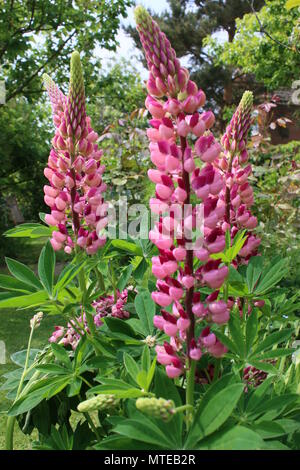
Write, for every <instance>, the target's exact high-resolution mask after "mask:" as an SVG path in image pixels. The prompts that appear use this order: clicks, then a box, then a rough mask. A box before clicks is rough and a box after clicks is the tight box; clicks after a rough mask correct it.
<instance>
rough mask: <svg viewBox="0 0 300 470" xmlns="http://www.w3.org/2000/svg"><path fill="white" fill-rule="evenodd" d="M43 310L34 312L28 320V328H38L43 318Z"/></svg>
mask: <svg viewBox="0 0 300 470" xmlns="http://www.w3.org/2000/svg"><path fill="white" fill-rule="evenodd" d="M43 315H44V314H43V312H38V313H36V314H35V315H34V316H33V317H32V318H31V320H30V328H31V329H32V330H35V329H36V328H38V327H39V326H40V324H41V321H42V319H43Z"/></svg>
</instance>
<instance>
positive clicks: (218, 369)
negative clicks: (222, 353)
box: [213, 359, 222, 383]
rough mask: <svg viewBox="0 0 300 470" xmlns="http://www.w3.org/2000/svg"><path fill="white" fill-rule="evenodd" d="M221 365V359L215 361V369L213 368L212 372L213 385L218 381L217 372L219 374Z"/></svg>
mask: <svg viewBox="0 0 300 470" xmlns="http://www.w3.org/2000/svg"><path fill="white" fill-rule="evenodd" d="M221 363H222V359H217V360H216V367H215V370H214V378H213V383H214V382H216V381H217V380H218V377H219V372H220V369H221Z"/></svg>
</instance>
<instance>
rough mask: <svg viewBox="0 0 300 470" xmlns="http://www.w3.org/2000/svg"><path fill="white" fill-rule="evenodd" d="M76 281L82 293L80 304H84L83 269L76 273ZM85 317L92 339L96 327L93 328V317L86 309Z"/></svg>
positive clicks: (84, 283)
mask: <svg viewBox="0 0 300 470" xmlns="http://www.w3.org/2000/svg"><path fill="white" fill-rule="evenodd" d="M78 281H79V287H80V290H81V293H82V304H84V301H85V294H86V281H85V275H84V270H83V269H81V270H80V271H79V273H78ZM85 316H86V321H87V324H88V327H89V330H90V333H91V336H92V337H93V336H94V335H95V333H96V327H95V323H94V318H93V315H92V313H91V312H89V311H88V309H86V311H85Z"/></svg>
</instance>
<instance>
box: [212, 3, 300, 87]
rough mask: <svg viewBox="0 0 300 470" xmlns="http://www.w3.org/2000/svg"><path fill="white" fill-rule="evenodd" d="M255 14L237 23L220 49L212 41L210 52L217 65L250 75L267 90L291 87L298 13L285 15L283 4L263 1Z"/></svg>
mask: <svg viewBox="0 0 300 470" xmlns="http://www.w3.org/2000/svg"><path fill="white" fill-rule="evenodd" d="M265 3H266V4H265V6H263V8H262V9H261V10H260V11H259V12H258V13H256V12H255V11H254V12H252V13H249V14H246V15H245V16H244V17H243V18H242V19H239V18H238V19H237V21H236V26H237V33H236V35H235V37H234V40H233V41H232V42H228V43H225V44H224V45H223V46H222V45H220V44H217V43H216V41H214V40H211V39H210V40H209V41H208V44H210V45H213V47H212V49H211V52H212V53H213V54H214V56H215V57H218V60H217V65H218V66H222V64H223V65H225V64H231V65H232V66H233V67H235V68H238V69H239V70H242V72H243V73H244V74H252V75H254V76H255V79H256V80H257V81H258V82H261V83H263V84H264V85H265V86H266V87H267V88H268V89H269V90H276V88H278V87H281V86H291V85H292V82H293V81H294V80H296V79H299V65H300V48H299V46H298V43H299V38H300V24H299V19H298V18H299V13H298V12H297V10H296V9H294V10H290V11H288V10H287V9H286V8H285V3H286V2H285V0H272V1H270V0H267V1H266V2H265Z"/></svg>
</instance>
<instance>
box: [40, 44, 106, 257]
mask: <svg viewBox="0 0 300 470" xmlns="http://www.w3.org/2000/svg"><path fill="white" fill-rule="evenodd" d="M43 79H44V83H45V87H46V89H47V91H48V94H49V97H50V100H51V105H52V110H53V122H54V125H55V128H56V131H55V136H54V138H53V140H52V145H53V148H52V149H51V151H50V156H49V159H48V167H47V168H45V170H44V174H45V177H46V178H47V179H48V181H49V184H48V185H46V186H44V192H45V197H44V201H45V203H46V204H47V206H49V207H50V209H51V214H47V215H46V218H45V220H46V223H47V224H49V225H51V226H54V227H56V230H55V231H54V232H53V235H52V238H51V240H50V241H51V244H52V247H53V249H54V250H55V251H57V250H60V249H62V248H64V251H65V252H66V253H68V254H69V253H71V252H72V250H73V249H74V248H76V247H80V248H81V249H84V250H85V251H86V253H87V254H93V253H96V251H97V250H98V249H99V248H100V247H101V246H103V245H104V243H105V236H104V235H102V230H103V229H104V228H105V226H106V225H107V223H108V221H107V217H106V205H105V204H104V200H103V192H104V191H105V190H106V185H105V184H104V183H103V181H102V174H103V171H104V166H103V165H101V156H102V151H101V150H99V149H98V145H97V144H96V141H97V139H98V135H97V134H96V132H94V131H93V129H92V127H91V120H90V118H89V117H87V116H86V112H85V95H84V82H83V74H82V67H81V63H80V57H79V54H78V52H73V54H72V57H71V78H70V87H69V95H68V97H65V96H64V95H63V94H62V92H61V91H60V90H59V88H58V87H57V86H56V85H55V83H54V82H53V81H52V80H51V79H50V77H48V76H47V75H44V76H43Z"/></svg>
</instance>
